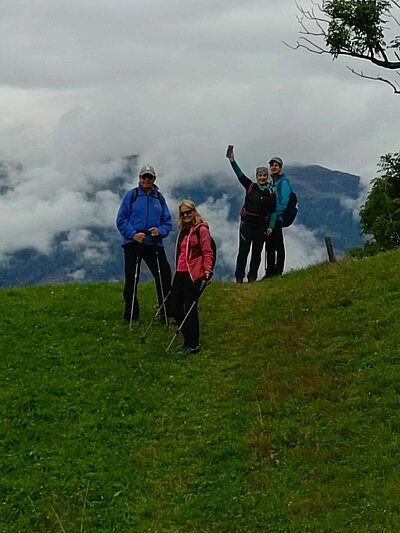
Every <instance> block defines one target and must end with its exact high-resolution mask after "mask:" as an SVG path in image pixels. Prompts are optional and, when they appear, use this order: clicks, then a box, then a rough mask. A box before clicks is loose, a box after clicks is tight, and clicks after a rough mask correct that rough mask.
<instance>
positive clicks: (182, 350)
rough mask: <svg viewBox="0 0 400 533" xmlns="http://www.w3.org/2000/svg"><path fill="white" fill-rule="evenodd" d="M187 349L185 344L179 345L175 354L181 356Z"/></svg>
mask: <svg viewBox="0 0 400 533" xmlns="http://www.w3.org/2000/svg"><path fill="white" fill-rule="evenodd" d="M187 349H188V347H187V346H186V344H180V345H179V346H178V348H177V349H176V353H177V354H180V355H181V354H183V353H184V352H185V350H187Z"/></svg>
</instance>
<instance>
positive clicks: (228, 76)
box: [0, 0, 400, 266]
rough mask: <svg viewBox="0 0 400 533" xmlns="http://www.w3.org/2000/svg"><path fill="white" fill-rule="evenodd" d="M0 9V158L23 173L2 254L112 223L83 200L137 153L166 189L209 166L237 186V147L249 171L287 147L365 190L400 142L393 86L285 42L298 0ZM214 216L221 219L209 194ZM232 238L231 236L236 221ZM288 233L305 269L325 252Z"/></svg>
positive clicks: (116, 0)
mask: <svg viewBox="0 0 400 533" xmlns="http://www.w3.org/2000/svg"><path fill="white" fill-rule="evenodd" d="M303 5H305V6H307V5H308V4H307V0H305V1H304V2H303ZM1 8H2V9H1V18H0V32H1V36H2V47H1V50H0V60H1V67H0V159H2V160H7V161H19V162H22V163H23V165H24V171H23V172H22V174H21V173H20V174H18V175H13V176H12V179H13V180H14V181H13V190H12V191H9V193H7V194H5V195H3V196H2V197H0V207H1V212H0V259H1V258H4V257H6V254H7V253H8V252H12V251H14V250H15V249H18V248H21V247H23V246H26V245H27V244H28V243H30V244H33V245H34V246H35V247H37V248H38V249H40V250H42V251H48V250H49V248H50V247H51V243H52V239H53V237H54V234H55V232H57V231H61V230H66V231H71V232H72V231H75V232H76V231H77V230H79V228H80V227H83V225H84V224H87V223H90V224H95V225H99V226H102V225H106V226H107V225H108V226H112V225H113V224H114V219H115V210H116V208H117V207H118V199H117V198H115V197H114V195H112V194H111V193H110V194H108V195H107V194H103V195H102V196H101V197H99V198H98V204H99V206H100V207H101V209H97V208H94V207H93V205H89V204H88V202H87V201H86V200H85V199H84V192H85V191H87V190H88V187H90V181H91V180H96V179H100V180H102V179H106V177H107V176H109V175H110V172H111V173H112V172H117V171H118V168H119V167H118V162H116V163H111V164H110V163H107V164H104V162H105V161H107V160H108V161H109V160H110V159H118V158H120V157H123V156H125V155H129V154H132V153H136V154H140V156H141V160H142V162H143V163H144V162H150V163H152V164H154V165H155V166H156V169H157V170H158V174H159V179H158V184H159V186H160V187H161V188H162V189H163V191H165V192H166V195H167V197H168V190H169V188H170V187H171V185H172V184H174V183H176V182H180V181H183V180H185V181H186V180H190V179H195V178H196V177H197V176H200V175H201V174H204V173H209V172H224V173H226V174H227V176H231V178H232V179H235V178H234V176H233V175H232V172H231V170H230V168H229V165H228V164H227V161H226V159H225V158H224V154H225V149H226V145H227V144H228V143H231V144H234V145H235V147H236V155H237V159H238V161H239V163H240V165H241V166H242V168H243V169H244V170H245V171H246V172H247V173H251V172H252V171H253V170H254V168H255V167H256V166H257V165H260V164H263V163H265V162H267V161H268V158H269V157H270V156H271V155H279V156H281V157H282V158H283V159H284V161H285V162H286V163H289V164H296V163H299V164H304V165H308V164H318V165H322V166H326V167H328V168H330V169H332V170H340V171H344V172H350V173H353V174H356V175H360V176H361V177H362V179H363V180H364V182H365V183H368V182H369V180H370V179H371V178H372V177H374V175H375V172H376V164H377V162H378V160H379V157H380V155H381V154H384V153H387V152H393V151H397V150H398V149H399V134H398V124H399V112H398V110H399V105H400V97H399V96H397V97H396V96H395V95H393V94H392V92H391V89H390V88H389V87H388V86H386V85H384V84H379V83H377V82H373V81H367V80H361V79H360V78H357V77H355V76H353V75H352V74H351V73H350V72H349V71H348V70H347V69H346V65H350V61H349V60H345V59H340V60H338V61H334V62H332V60H331V58H330V57H329V56H317V55H314V54H310V53H308V52H306V51H302V50H299V51H293V50H290V49H289V48H287V47H286V46H285V45H284V44H283V43H282V41H286V42H290V43H295V41H296V39H297V37H298V29H299V27H298V23H297V21H296V16H297V14H298V12H297V10H296V6H295V3H294V2H293V1H292V0H246V1H238V0H229V1H228V0H202V1H201V2H200V1H193V0H180V1H178V0H158V1H156V0H108V1H105V0H69V1H68V2H60V1H59V0H2V2H1ZM353 66H354V64H353ZM360 68H363V70H364V71H366V72H373V71H371V68H369V67H368V65H361V66H360ZM204 209H205V210H206V212H207V213H210V217H212V202H211V209H210V206H205V208H204ZM215 224H216V225H218V224H219V221H216V222H215ZM218 231H221V230H219V229H218V228H216V230H215V231H214V233H215V232H217V233H218ZM227 231H229V232H231V231H234V233H232V237H231V239H232V241H229V242H232V243H234V242H236V241H237V228H234V230H232V229H231V228H229V230H227ZM290 231H291V233H290V232H288V233H287V239H289V241H288V244H289V246H288V248H290V243H291V240H293V242H294V241H298V240H299V239H304V242H303V244H304V246H302V247H300V248H298V249H296V251H295V252H294V248H295V246H294V244H293V247H292V248H293V256H292V257H290V258H289V266H290V265H292V266H296V265H301V264H303V263H302V261H303V260H302V254H303V255H304V256H305V257H307V258H308V259H305V263H307V262H310V257H312V261H313V260H317V259H318V257H319V255H320V254H321V253H322V252H321V250H317V249H316V244H315V243H314V242H313V235H312V234H311V233H310V232H307V231H306V230H305V228H297V229H296V228H292V229H291V230H290ZM221 236H222V235H221ZM233 245H234V244H233ZM289 255H290V254H289Z"/></svg>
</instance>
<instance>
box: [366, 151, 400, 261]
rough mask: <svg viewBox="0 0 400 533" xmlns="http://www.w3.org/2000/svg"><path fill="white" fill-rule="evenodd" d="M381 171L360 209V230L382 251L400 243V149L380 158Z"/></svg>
mask: <svg viewBox="0 0 400 533" xmlns="http://www.w3.org/2000/svg"><path fill="white" fill-rule="evenodd" d="M378 166H379V167H380V170H379V173H380V174H382V175H381V176H380V177H377V178H375V179H374V180H373V182H372V183H373V185H372V188H371V190H370V192H369V193H368V196H367V200H366V202H365V204H364V206H363V207H362V208H361V210H360V222H361V231H362V233H363V234H364V235H373V237H374V239H375V241H376V244H377V245H378V246H379V248H380V249H381V250H391V249H392V248H395V247H396V246H399V245H400V152H398V153H395V154H386V155H384V156H382V157H381V159H380V163H379V165H378Z"/></svg>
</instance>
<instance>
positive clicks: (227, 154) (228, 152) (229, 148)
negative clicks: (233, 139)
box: [226, 144, 233, 158]
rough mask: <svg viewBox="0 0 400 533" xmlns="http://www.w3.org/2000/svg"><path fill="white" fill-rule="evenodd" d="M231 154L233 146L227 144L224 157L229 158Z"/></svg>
mask: <svg viewBox="0 0 400 533" xmlns="http://www.w3.org/2000/svg"><path fill="white" fill-rule="evenodd" d="M232 154H233V144H228V148H227V149H226V157H228V158H230V157H232Z"/></svg>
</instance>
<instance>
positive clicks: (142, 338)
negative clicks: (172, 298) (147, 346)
mask: <svg viewBox="0 0 400 533" xmlns="http://www.w3.org/2000/svg"><path fill="white" fill-rule="evenodd" d="M170 294H171V289H170V290H169V291H168V294H167V296H166V297H165V300H164V301H163V303H162V304H161V305H160V307H159V308H158V309H157V312H156V314H155V315H154V316H153V318H152V319H151V321H150V324H149V325H148V326H147V329H146V331H145V332H144V333H143V335H142V336H141V337H140V342H144V341H145V337H146V335H147V332H148V331H149V329H150V328H151V326H152V325H153V324H154V322H155V320H156V318H157V317H158V315H159V314H160V311H161V309H162V308H163V306H164V305H165V302H166V300H167V298H168V297H169V295H170Z"/></svg>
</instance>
